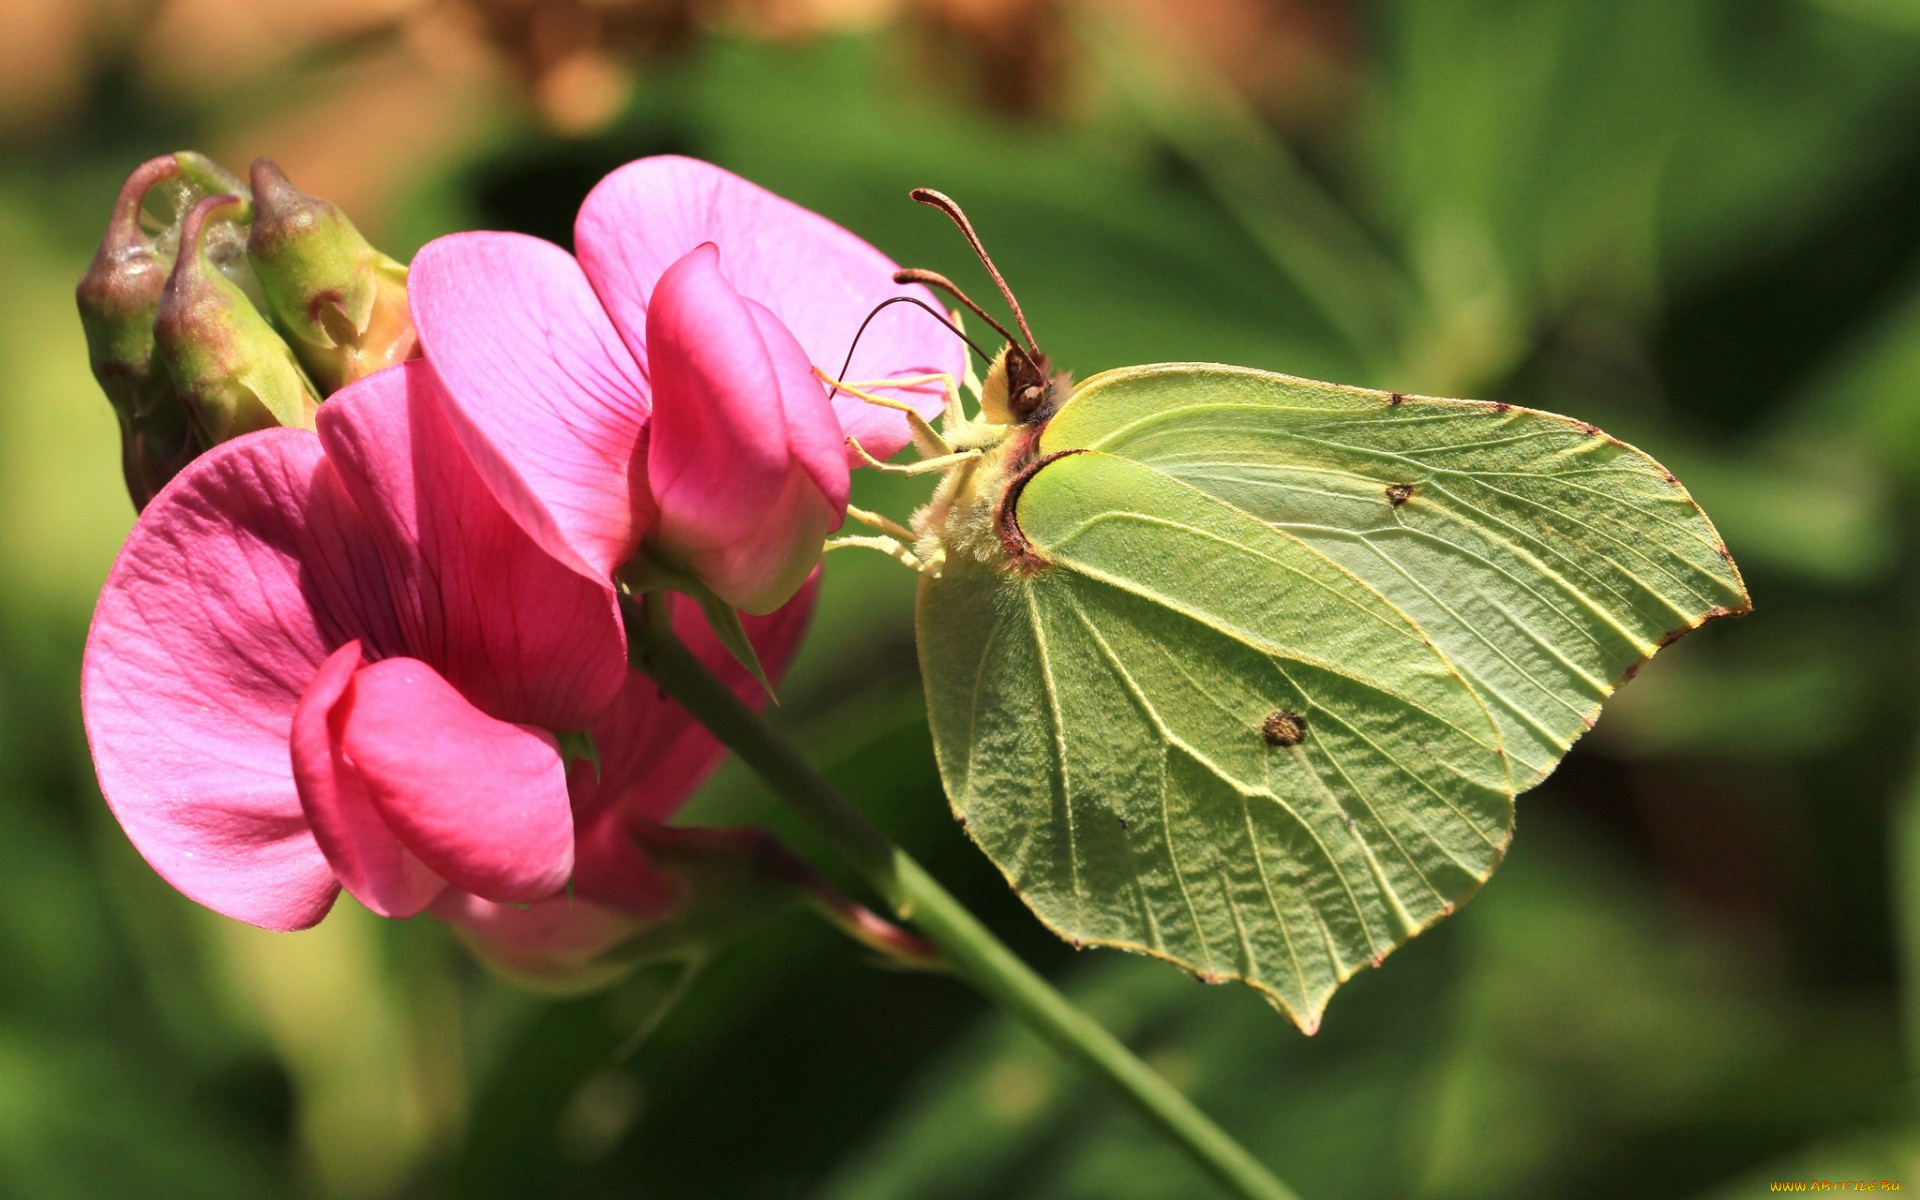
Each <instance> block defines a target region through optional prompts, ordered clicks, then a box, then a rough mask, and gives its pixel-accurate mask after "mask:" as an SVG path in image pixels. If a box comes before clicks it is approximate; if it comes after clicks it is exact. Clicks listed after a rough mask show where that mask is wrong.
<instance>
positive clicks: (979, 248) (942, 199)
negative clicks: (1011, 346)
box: [907, 188, 1040, 360]
mask: <svg viewBox="0 0 1920 1200" xmlns="http://www.w3.org/2000/svg"><path fill="white" fill-rule="evenodd" d="M907 195H909V196H911V197H913V199H915V200H917V201H919V202H920V203H921V204H924V205H927V206H928V207H929V208H937V209H939V210H940V211H941V212H943V213H945V214H946V215H947V220H949V221H952V222H953V223H954V224H955V225H958V226H959V227H960V232H961V233H964V234H966V235H967V242H968V244H969V245H971V246H972V247H973V252H974V253H975V254H977V255H979V256H980V262H981V264H982V265H983V266H985V267H986V268H987V274H989V275H991V276H993V283H994V286H995V287H997V288H999V289H1000V294H1001V295H1002V296H1003V297H1005V298H1006V301H1007V307H1008V308H1011V309H1012V310H1013V319H1014V320H1015V321H1017V322H1019V324H1020V332H1021V333H1024V334H1026V335H1027V351H1028V358H1029V360H1031V358H1032V356H1033V355H1035V354H1038V353H1040V346H1039V344H1038V343H1037V342H1035V341H1034V340H1033V330H1031V329H1029V328H1027V315H1026V314H1025V313H1023V312H1021V311H1020V302H1019V301H1018V300H1015V299H1014V298H1013V289H1012V288H1010V287H1008V286H1007V281H1006V279H1005V278H1003V277H1002V276H1001V274H1000V268H999V267H996V266H994V265H993V259H992V258H990V257H988V256H987V248H986V247H985V246H983V245H981V244H980V235H979V234H977V233H975V232H974V231H973V222H971V221H969V220H967V214H966V213H964V212H961V211H960V206H959V205H958V204H955V203H954V202H953V200H952V198H951V197H949V196H948V195H947V194H946V193H944V192H936V191H934V190H933V189H932V188H914V189H913V190H912V191H911V192H908V193H907ZM976 311H978V310H976ZM981 315H983V316H984V315H985V314H984V313H983V314H981ZM995 327H996V328H998V324H997V323H996V325H995ZM1002 332H1003V333H1004V332H1005V331H1004V330H1002ZM1007 340H1008V341H1009V342H1011V341H1013V340H1014V339H1013V338H1012V337H1008V338H1007Z"/></svg>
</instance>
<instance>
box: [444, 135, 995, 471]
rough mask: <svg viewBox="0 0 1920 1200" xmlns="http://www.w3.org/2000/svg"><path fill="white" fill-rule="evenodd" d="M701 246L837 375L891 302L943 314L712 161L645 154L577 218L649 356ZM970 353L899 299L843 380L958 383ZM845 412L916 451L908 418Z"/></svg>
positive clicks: (839, 237) (934, 402) (632, 338)
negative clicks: (659, 291)
mask: <svg viewBox="0 0 1920 1200" xmlns="http://www.w3.org/2000/svg"><path fill="white" fill-rule="evenodd" d="M702 242H713V243H715V244H717V245H718V246H719V247H720V250H721V253H722V256H723V257H724V260H725V268H724V269H725V274H726V277H727V278H728V279H729V280H730V281H731V282H732V283H733V285H734V287H735V288H737V289H738V290H739V292H740V294H741V295H743V296H747V297H750V298H752V299H754V300H758V301H759V302H760V303H762V304H764V305H766V306H767V307H768V308H770V309H772V310H773V312H774V315H776V316H777V317H779V318H780V320H781V322H782V323H783V324H785V325H786V327H787V328H788V329H790V330H792V331H793V335H794V337H795V339H797V340H798V341H799V343H800V346H801V347H802V349H803V350H804V352H805V355H806V358H807V361H808V362H809V363H812V364H816V365H818V366H820V367H822V368H824V369H826V370H827V371H829V372H835V371H838V370H839V369H840V365H841V362H842V361H843V360H844V359H845V358H846V355H847V349H848V347H849V346H850V345H851V344H852V342H853V337H854V333H855V331H856V330H858V329H859V328H860V323H861V322H862V321H863V320H865V319H866V316H867V314H868V313H869V312H871V311H872V310H873V307H874V306H875V305H876V304H879V303H880V302H881V301H882V300H885V299H887V298H888V297H891V296H917V297H919V298H920V299H922V300H924V301H926V302H928V303H929V304H933V306H934V307H935V308H936V309H940V307H941V306H940V304H939V303H938V302H937V301H936V300H935V298H934V297H933V295H932V294H931V293H929V292H928V291H927V290H926V289H925V288H922V287H919V286H912V287H901V286H899V285H898V284H895V283H894V282H893V272H894V269H895V268H894V263H893V262H892V260H891V259H889V258H887V256H886V255H884V254H882V253H880V252H879V251H878V250H876V249H874V248H873V247H872V246H870V245H868V244H867V243H866V242H864V241H862V240H861V239H860V238H858V237H856V236H854V235H853V234H852V233H850V232H848V231H847V230H845V229H842V228H841V227H840V226H838V225H836V224H834V223H833V222H832V221H829V220H828V219H827V218H825V217H823V216H821V215H820V214H818V213H815V212H810V211H809V210H807V209H804V208H802V207H800V206H799V205H797V204H795V203H793V202H792V201H790V200H786V199H783V198H782V197H780V196H776V195H774V194H773V193H772V192H769V191H767V190H766V189H765V188H762V187H760V186H758V185H756V184H752V183H749V182H747V181H746V180H744V179H742V178H740V177H739V176H738V175H734V174H732V173H731V172H728V171H723V170H721V169H720V168H719V167H716V166H713V165H711V164H709V163H703V162H698V161H696V160H694V159H688V158H679V157H674V156H670V155H668V156H661V157H657V158H643V159H641V160H639V161H638V162H633V163H628V164H627V165H626V166H624V167H621V168H620V169H619V170H617V171H615V172H614V173H613V174H611V175H609V176H607V177H606V178H605V179H603V180H601V181H600V184H599V186H598V187H596V188H594V189H593V191H592V193H590V194H589V195H588V196H587V200H586V203H585V204H583V205H582V206H581V208H580V216H579V218H578V219H577V220H576V221H575V223H574V245H575V246H576V248H577V249H578V252H579V255H580V265H581V266H582V267H584V268H585V270H586V273H587V277H588V278H589V279H590V280H592V281H593V288H594V290H595V291H596V292H598V293H599V296H600V299H601V301H602V302H603V303H604V304H605V305H606V308H607V311H608V312H609V313H611V314H612V316H613V321H614V324H615V325H616V326H618V327H619V330H620V335H621V336H622V337H623V338H625V339H626V342H627V345H628V347H629V348H630V349H631V350H632V351H633V354H634V356H635V357H636V358H638V359H640V360H641V361H645V360H646V357H647V351H646V344H645V339H646V337H647V336H648V335H647V334H646V332H645V331H646V328H647V306H648V303H649V298H650V297H651V296H652V294H653V291H654V288H655V287H656V286H657V285H658V283H659V281H660V278H661V276H663V275H665V274H666V272H667V268H668V267H670V266H672V265H673V264H674V263H675V262H678V261H679V260H680V258H681V257H682V256H683V255H685V254H686V253H687V252H688V251H690V250H692V249H693V248H694V247H696V246H698V245H700V244H701V243H702ZM964 351H965V347H964V346H962V345H961V343H960V341H959V339H957V338H955V337H954V336H953V334H952V333H950V332H948V331H947V330H945V329H942V328H941V327H940V325H939V324H938V323H936V322H935V321H934V320H933V319H932V318H931V317H929V316H927V314H925V313H923V312H919V311H918V310H915V309H913V308H912V306H911V305H905V304H896V305H894V306H892V307H891V308H889V309H887V310H886V311H885V312H883V313H881V314H880V315H879V316H878V317H876V318H875V319H874V322H873V324H872V325H871V326H870V327H869V328H868V329H867V332H866V335H865V336H864V337H862V338H861V340H860V345H859V349H858V351H857V353H856V354H855V355H854V358H853V363H852V365H851V366H850V367H849V368H848V371H847V374H846V375H845V376H843V378H847V379H883V378H884V379H892V378H899V377H902V376H907V375H919V374H925V373H930V372H945V373H947V374H950V375H953V376H955V377H956V378H957V377H958V376H959V375H960V373H961V371H962V370H963V369H964V367H965V365H966V364H965V360H964ZM429 354H431V348H429ZM891 394H892V395H894V396H897V397H898V398H900V399H904V400H907V401H908V402H909V403H911V404H913V405H914V406H915V407H916V408H918V409H919V410H920V412H921V413H922V414H923V415H926V416H932V415H933V414H934V413H936V412H938V411H939V410H940V407H941V405H942V404H943V403H944V395H943V394H942V393H941V392H940V391H939V390H938V389H917V390H913V391H894V392H892V393H891ZM834 411H835V412H836V413H838V414H839V417H840V424H841V426H842V430H843V432H844V433H845V434H846V435H849V436H856V437H858V438H859V439H860V443H861V445H863V446H865V447H866V448H867V449H868V450H869V451H871V452H872V453H874V454H876V455H878V456H880V457H882V458H885V457H887V456H888V455H891V454H893V453H894V452H896V451H898V450H899V449H900V448H901V447H902V446H905V445H906V444H907V441H908V437H909V435H908V432H907V423H906V418H905V417H903V416H902V415H901V414H899V413H897V412H893V411H891V410H888V409H884V408H878V407H876V406H874V405H870V404H867V403H865V402H863V401H860V400H857V399H855V398H853V397H850V396H840V397H838V398H836V399H835V400H834Z"/></svg>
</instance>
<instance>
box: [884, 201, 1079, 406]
mask: <svg viewBox="0 0 1920 1200" xmlns="http://www.w3.org/2000/svg"><path fill="white" fill-rule="evenodd" d="M910 194H911V195H912V197H913V198H914V199H915V200H917V201H919V202H920V203H922V204H925V205H927V206H928V207H930V208H937V209H939V210H940V211H941V212H942V213H944V214H946V216H947V218H948V219H949V220H951V221H952V222H953V223H954V224H955V225H957V226H959V228H960V232H961V233H963V234H965V235H966V238H967V243H968V244H969V245H971V246H972V247H973V252H974V254H976V255H978V256H979V259H980V264H981V265H982V266H984V267H985V268H986V269H987V274H988V275H990V276H992V277H993V283H994V286H995V287H997V288H999V290H1000V295H1001V296H1002V297H1003V298H1004V299H1005V300H1006V302H1007V307H1008V308H1010V309H1012V310H1013V320H1014V324H1015V325H1016V326H1017V327H1018V328H1019V330H1020V333H1021V335H1023V336H1024V340H1023V338H1022V337H1017V336H1015V335H1014V334H1013V333H1012V332H1011V331H1010V330H1009V329H1008V328H1007V327H1006V326H1005V325H1003V324H1001V323H1000V322H999V321H997V320H995V319H994V317H993V315H992V314H991V313H989V312H987V310H985V309H984V308H981V307H980V306H979V305H978V304H976V303H974V301H973V300H972V299H971V298H970V297H969V296H968V295H967V294H966V293H965V292H963V291H961V290H960V289H959V287H957V286H956V285H955V284H954V283H953V281H952V280H950V279H948V278H947V277H946V276H944V275H941V274H939V273H937V272H934V271H922V270H905V271H899V272H896V273H895V274H894V280H895V281H896V282H899V283H921V284H926V285H927V286H929V287H934V288H938V289H940V290H941V291H943V292H946V293H947V294H948V295H950V296H952V297H953V298H954V299H956V300H958V301H959V302H960V303H961V304H963V305H965V306H966V307H967V308H968V309H969V310H970V311H972V313H973V314H974V315H975V316H977V317H979V318H980V319H981V320H983V321H985V322H986V323H987V324H988V325H990V326H992V327H993V330H994V332H996V333H998V334H999V335H1000V336H1001V337H1002V338H1004V339H1006V345H1005V346H1004V347H1003V348H1002V349H1001V351H1000V353H998V354H996V355H994V357H993V360H992V362H991V363H990V364H989V365H988V367H987V375H986V378H985V379H984V380H983V381H982V382H981V391H980V411H981V415H982V416H983V417H984V418H985V419H986V420H987V421H988V422H990V423H992V424H996V425H1022V426H1040V425H1044V424H1046V422H1047V421H1048V419H1049V418H1051V417H1052V416H1053V414H1054V413H1056V412H1058V411H1059V409H1060V405H1061V404H1062V403H1063V402H1064V401H1065V400H1066V398H1067V396H1068V395H1069V394H1070V393H1071V392H1072V391H1073V386H1072V382H1071V380H1070V378H1069V377H1068V376H1067V375H1064V374H1055V373H1054V370H1053V364H1052V362H1051V361H1049V360H1048V358H1047V356H1046V355H1045V354H1042V353H1041V352H1040V347H1039V345H1038V344H1036V343H1035V341H1034V340H1033V330H1031V329H1029V328H1028V327H1027V316H1026V314H1025V313H1023V312H1021V311H1020V302H1019V301H1018V300H1016V299H1014V295H1013V289H1012V288H1009V287H1008V286H1007V281H1006V279H1005V278H1004V277H1003V276H1002V275H1001V274H1000V269H999V268H998V267H996V266H994V265H993V259H992V257H990V256H989V255H988V254H987V250H986V247H985V246H984V245H982V244H981V242H980V236H979V235H978V234H976V233H975V232H974V231H973V223H972V222H971V221H969V220H967V214H966V213H964V212H962V211H961V210H960V206H959V205H958V204H955V203H954V202H953V200H952V199H951V198H949V197H948V196H946V195H945V194H944V193H941V192H936V191H934V190H933V189H932V188H915V189H914V190H913V191H912V192H911V193H910Z"/></svg>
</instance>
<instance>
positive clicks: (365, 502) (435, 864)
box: [82, 364, 627, 929]
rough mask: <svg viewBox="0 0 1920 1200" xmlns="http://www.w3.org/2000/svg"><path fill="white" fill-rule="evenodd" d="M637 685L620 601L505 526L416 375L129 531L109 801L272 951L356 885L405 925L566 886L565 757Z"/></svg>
mask: <svg viewBox="0 0 1920 1200" xmlns="http://www.w3.org/2000/svg"><path fill="white" fill-rule="evenodd" d="M626 680H627V668H626V666H625V640H624V636H623V633H622V630H621V627H620V621H619V614H618V610H617V607H616V603H615V597H614V594H613V592H612V590H611V588H610V587H608V586H607V585H606V584H604V583H597V582H595V581H593V580H590V579H587V578H585V577H583V576H581V575H580V574H578V573H577V572H575V571H572V570H569V569H568V568H566V567H564V566H562V565H561V564H559V563H557V562H555V561H554V560H553V559H552V558H551V556H549V555H548V554H547V553H546V552H545V551H543V550H542V549H541V548H540V546H539V545H538V544H537V543H536V542H535V541H534V540H533V539H532V538H531V537H529V536H528V535H527V534H526V533H525V531H523V530H522V529H521V528H520V527H519V525H518V524H516V523H515V522H514V521H512V520H511V519H509V517H508V516H507V514H506V513H505V512H504V511H503V510H502V509H501V507H500V506H499V505H498V504H497V503H495V502H494V501H493V499H492V497H491V493H490V492H489V490H488V488H487V487H486V485H485V483H484V482H483V481H482V479H481V477H480V475H479V473H478V472H477V471H476V470H475V469H474V467H473V464H472V463H471V461H470V460H469V459H468V457H467V456H466V454H465V452H464V451H463V450H462V449H461V447H460V444H459V442H458V440H457V439H456V438H455V436H454V433H453V429H452V427H451V425H450V423H449V422H448V419H447V416H446V413H445V411H444V405H443V401H442V399H441V397H440V395H439V388H438V386H437V384H436V383H435V381H434V379H433V376H432V374H431V372H429V371H428V370H427V369H426V368H425V367H424V366H423V365H420V364H408V365H407V366H404V367H399V368H395V369H393V370H390V371H386V372H382V373H381V374H378V375H375V376H373V377H371V378H369V379H366V380H364V381H362V382H361V383H359V384H356V385H354V386H353V387H351V388H349V389H346V390H345V391H342V392H341V393H339V394H338V395H336V396H335V397H334V398H333V399H332V400H331V401H329V402H328V404H327V405H326V406H325V407H324V408H323V409H322V411H321V414H320V419H319V429H318V433H317V434H315V433H310V432H306V431H302V430H286V429H277V430H267V431H263V432H260V433H257V434H254V435H251V436H248V437H245V438H242V439H239V440H237V441H235V442H232V443H228V444H226V445H223V446H220V447H218V448H216V449H215V450H213V451H212V452H210V453H208V454H207V455H205V456H203V457H202V458H200V459H199V460H197V461H196V462H195V463H194V464H193V465H192V466H191V467H189V468H188V469H187V470H186V471H184V472H182V473H181V474H180V476H178V477H177V478H176V479H175V480H174V482H173V483H172V484H170V485H169V486H168V487H167V488H166V489H165V490H164V491H162V492H161V493H160V495H159V496H158V497H156V498H155V500H154V501H153V503H152V504H150V505H149V506H148V508H147V509H146V511H145V513H144V514H143V515H142V516H141V519H140V521H139V523H138V524H137V525H136V526H135V528H134V531H133V534H132V535H131V536H130V537H129V538H128V540H127V544H126V546H125V547H124V548H123V549H122V551H121V554H120V557H119V560H118V561H117V562H116V563H115V564H114V568H113V571H112V573H111V574H110V575H109V577H108V579H107V584H106V587H105V590H104V591H103V593H102V595H101V598H100V603H99V607H98V609H97V610H96V611H95V614H94V621H93V627H92V630H91V632H90V634H89V636H88V641H87V651H86V661H85V665H84V668H83V672H82V707H83V710H84V715H85V719H86V727H87V735H88V739H89V741H90V743H91V745H92V748H93V754H94V761H95V764H96V767H97V769H98V772H99V777H100V786H101V790H102V791H103V793H104V794H105V796H106V798H107V802H108V804H109V805H111V806H112V808H113V811H114V814H115V816H116V817H118V818H119V820H120V823H121V826H122V827H123V828H124V829H125V830H126V831H127V834H128V836H129V837H130V838H131V839H132V840H133V843H134V845H135V846H136V847H137V848H138V849H139V850H140V852H141V853H142V854H143V855H145V857H146V858H147V861H148V862H150V863H152V864H153V866H154V868H155V869H156V870H158V871H159V872H160V874H161V875H163V876H164V877H165V878H166V879H167V880H168V881H169V882H171V883H172V884H173V885H174V886H175V887H177V888H179V889H180V890H181V891H182V892H184V893H185V894H186V895H188V896H190V897H192V898H193V899H195V900H198V901H199V902H201V903H202V904H205V905H207V906H208V907H209V908H212V909H214V910H216V911H218V912H221V913H225V914H227V915H229V916H232V917H237V918H239V919H240V920H244V921H248V922H251V923H253V924H256V925H261V926H265V927H267V928H270V929H298V928H303V927H305V926H308V925H311V924H313V923H314V922H316V921H318V920H319V919H320V918H321V917H322V916H324V915H325V914H326V912H327V909H328V908H329V906H330V905H331V904H332V902H333V899H334V897H335V895H336V894H337V893H338V891H339V889H340V888H341V887H342V886H344V887H345V888H347V890H349V891H350V892H352V893H353V894H354V895H355V896H356V897H357V898H358V899H360V900H361V901H362V902H363V903H365V904H366V905H367V906H368V907H369V908H371V909H373V910H374V911H375V912H379V913H382V914H384V915H387V916H394V917H404V916H408V915H411V914H412V913H415V912H418V911H420V910H421V909H423V908H425V907H426V906H427V905H428V904H430V903H432V902H433V901H434V900H435V899H436V898H437V897H438V896H440V895H441V893H443V892H445V891H446V890H448V888H449V887H450V886H451V887H455V888H459V889H461V890H463V891H466V892H470V893H473V894H475V895H479V896H483V897H486V898H488V899H490V900H495V901H499V902H503V903H523V902H528V901H533V900H539V899H542V898H544V897H546V896H549V895H552V894H553V893H554V892H555V891H557V890H558V889H560V888H561V887H563V886H564V885H565V883H566V881H567V879H568V878H569V876H570V875H571V874H572V872H573V870H574V825H573V813H572V806H571V803H570V799H569V796H568V791H567V782H566V768H565V765H564V764H563V762H562V760H561V757H560V754H559V751H558V748H557V743H556V739H555V737H554V734H555V733H556V732H562V731H570V730H579V729H584V728H586V727H587V726H588V725H590V724H591V723H592V722H593V721H594V720H595V719H596V718H598V717H600V716H601V714H602V713H604V712H605V711H606V710H607V708H608V707H609V705H611V704H612V703H613V702H614V700H615V699H616V697H617V696H618V694H619V692H620V690H621V688H622V687H623V685H624V684H625V683H626Z"/></svg>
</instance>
